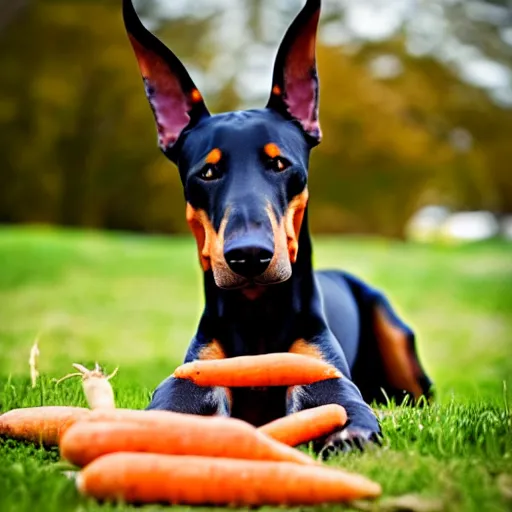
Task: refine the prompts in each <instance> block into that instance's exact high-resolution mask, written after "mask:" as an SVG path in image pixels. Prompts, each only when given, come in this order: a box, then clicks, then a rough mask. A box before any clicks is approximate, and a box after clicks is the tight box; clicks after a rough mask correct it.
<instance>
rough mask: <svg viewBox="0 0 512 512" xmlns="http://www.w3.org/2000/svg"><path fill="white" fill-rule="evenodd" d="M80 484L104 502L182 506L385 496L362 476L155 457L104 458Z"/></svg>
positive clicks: (290, 466)
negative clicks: (118, 501) (117, 501)
mask: <svg viewBox="0 0 512 512" xmlns="http://www.w3.org/2000/svg"><path fill="white" fill-rule="evenodd" d="M76 485H77V488H78V490H79V491H80V492H81V493H82V494H85V495H87V496H93V497H94V498H97V499H101V500H112V501H116V500H122V501H125V502H128V503H170V504H184V505H240V506H243V505H246V506H248V505H258V506H261V505H313V504H318V503H336V502H346V501H351V500H355V499H361V498H375V497H377V496H379V495H380V493H381V487H380V485H379V484H377V483H375V482H372V481H371V480H368V479H367V478H365V477H364V476H361V475H356V474H352V473H347V472H345V471H341V470H338V469H333V468H328V467H321V466H317V467H308V466H300V465H298V464H292V463H289V462H268V461H246V460H234V459H224V458H211V457H194V456H184V457H176V456H172V455H157V454H152V453H116V454H111V455H105V456H103V457H100V458H99V459H97V460H95V461H94V462H92V463H91V464H90V465H88V466H87V467H86V468H85V469H83V470H82V471H81V472H80V474H79V475H78V478H77V482H76Z"/></svg>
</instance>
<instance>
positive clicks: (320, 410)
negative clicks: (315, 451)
mask: <svg viewBox="0 0 512 512" xmlns="http://www.w3.org/2000/svg"><path fill="white" fill-rule="evenodd" d="M346 422H347V412H346V411H345V409H344V408H343V407H341V405H337V404H329V405H322V406H320V407H314V408H313V409H306V410H304V411H300V412H296V413H294V414H290V415H288V416H285V417H284V418H279V419H277V420H275V421H272V422H270V423H267V424H266V425H263V426H262V427H260V428H259V429H258V430H259V431H260V432H263V433H264V434H267V435H268V436H270V437H272V438H273V439H275V440H276V441H280V442H281V443H284V444H287V445H288V446H297V445H299V444H302V443H307V442H309V441H312V440H313V439H318V438H320V437H322V436H325V435H327V434H331V433H332V432H334V430H336V429H337V428H340V427H342V426H343V425H345V423H346Z"/></svg>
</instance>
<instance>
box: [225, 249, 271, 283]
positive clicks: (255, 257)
mask: <svg viewBox="0 0 512 512" xmlns="http://www.w3.org/2000/svg"><path fill="white" fill-rule="evenodd" d="M273 256H274V254H273V252H272V251H271V250H269V249H266V248H264V247H258V246H255V245H247V246H239V247H232V248H230V249H228V250H227V251H226V252H225V253H224V257H225V259H226V262H227V264H228V265H229V268H230V269H231V270H232V271H233V272H234V273H235V274H238V275H239V276H242V277H245V278H247V279H251V278H253V277H257V276H259V275H261V274H263V272H265V270H267V267H268V266H269V264H270V262H271V260H272V257H273Z"/></svg>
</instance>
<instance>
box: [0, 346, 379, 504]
mask: <svg viewBox="0 0 512 512" xmlns="http://www.w3.org/2000/svg"><path fill="white" fill-rule="evenodd" d="M289 356H292V357H289ZM262 358H264V359H265V361H264V364H262V362H263V361H262ZM236 359H243V364H244V365H245V368H246V369H247V371H244V372H240V371H238V372H233V371H232V368H233V366H232V365H233V364H236ZM233 360H235V361H233ZM75 367H76V368H77V369H78V370H79V375H82V376H83V379H84V381H83V382H84V391H85V393H86V396H87V399H88V403H89V406H90V409H87V408H79V407H36V408H27V409H16V410H13V411H10V412H7V413H5V414H4V415H2V416H0V435H3V436H9V437H13V438H16V439H23V440H27V441H32V442H41V443H42V444H44V445H49V446H52V445H54V446H55V445H58V446H59V448H60V452H61V455H62V457H63V458H64V459H65V460H67V461H68V462H70V463H72V464H74V465H76V466H78V467H80V468H81V469H80V472H79V473H78V476H77V478H76V485H77V488H78V490H79V491H80V492H81V493H83V494H84V495H87V496H92V497H94V498H96V499H100V500H107V501H118V500H122V501H124V502H128V503H140V504H143V503H157V502H158V503H161V502H166V503H169V504H187V505H199V504H201V505H243V506H261V505H312V504H318V503H329V502H331V503H332V502H347V501H351V500H354V499H360V498H374V497H377V496H378V495H380V493H381V488H380V486H379V484H377V483H374V482H372V481H370V480H368V479H367V478H365V477H363V476H360V475H356V474H351V473H347V472H345V471H342V470H339V469H333V468H328V467H324V466H322V465H321V464H320V463H319V462H317V461H315V460H314V459H312V458H311V457H309V456H308V455H306V454H305V453H303V452H301V451H299V450H296V449H294V448H293V447H294V446H298V445H300V444H302V443H305V442H308V441H310V440H313V439H317V438H319V437H322V436H325V435H327V434H329V433H330V432H332V431H333V430H335V429H336V428H341V427H342V426H343V425H344V424H345V422H346V420H347V417H346V413H345V410H344V409H343V407H341V406H339V405H335V404H330V405H325V406H322V407H317V408H315V409H309V410H306V411H301V412H298V413H296V414H292V415H289V416H286V417H285V418H281V419H278V420H275V421H273V422H271V423H269V424H267V425H264V426H262V427H260V428H259V429H257V428H255V427H253V426H252V425H250V424H248V423H246V422H244V421H241V420H238V419H234V418H225V417H218V416H209V417H205V416H195V415H188V414H181V413H173V412H168V411H136V410H128V409H116V408H115V403H114V395H113V392H112V388H111V386H110V383H109V382H108V379H109V378H110V377H106V376H105V375H103V374H102V372H101V371H100V370H99V367H97V368H95V370H92V371H89V370H87V369H86V368H84V367H83V366H80V365H75ZM238 368H239V367H238ZM237 375H238V376H239V377H237ZM174 376H175V377H176V378H185V379H190V380H193V381H194V382H195V383H196V384H197V385H204V386H212V385H217V386H229V387H232V386H237V385H238V386H253V385H255V386H269V385H274V386H275V385H287V386H290V385H301V384H305V383H311V382H316V381H318V380H324V379H327V378H336V377H337V376H339V375H338V374H337V370H336V369H334V368H332V367H330V366H329V365H328V364H327V363H325V362H322V361H319V360H316V359H313V358H308V357H306V356H299V355H297V354H270V355H269V354H267V355H265V356H251V357H249V358H231V359H225V360H218V361H197V362H194V363H190V364H188V365H187V364H186V365H183V366H181V367H179V368H178V369H176V371H175V373H174ZM237 379H238V380H237ZM254 383H256V384H254Z"/></svg>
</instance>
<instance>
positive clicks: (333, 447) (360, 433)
mask: <svg viewBox="0 0 512 512" xmlns="http://www.w3.org/2000/svg"><path fill="white" fill-rule="evenodd" d="M371 445H379V446H381V445H382V434H381V433H379V432H375V431H373V430H369V429H365V428H358V427H350V426H348V427H346V428H344V429H343V430H340V431H339V432H335V433H334V434H331V435H330V436H329V437H328V438H327V439H326V441H325V443H324V446H323V448H322V449H321V450H320V453H319V457H320V458H322V459H323V460H326V459H328V458H330V457H332V456H333V455H338V454H340V453H346V452H350V451H352V450H354V449H356V450H359V451H363V450H364V449H365V447H367V446H371Z"/></svg>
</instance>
